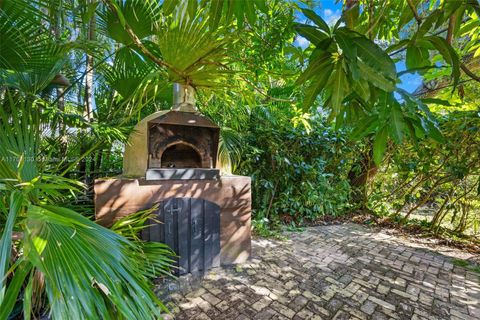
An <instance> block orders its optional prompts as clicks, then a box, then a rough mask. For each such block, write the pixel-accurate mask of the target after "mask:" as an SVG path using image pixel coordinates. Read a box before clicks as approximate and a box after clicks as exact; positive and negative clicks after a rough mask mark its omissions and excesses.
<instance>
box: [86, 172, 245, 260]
mask: <svg viewBox="0 0 480 320" xmlns="http://www.w3.org/2000/svg"><path fill="white" fill-rule="evenodd" d="M182 197H185V198H201V199H205V200H208V201H211V202H214V203H216V204H217V205H219V206H220V209H221V213H220V263H221V264H222V265H229V264H235V263H242V262H245V261H247V260H248V259H249V258H250V254H251V186H250V178H249V177H243V176H221V178H220V180H163V181H146V180H144V179H99V180H96V181H95V212H96V219H97V221H98V222H99V223H100V224H101V225H103V226H106V227H109V226H111V225H112V224H113V223H114V221H115V220H117V219H119V218H121V217H124V216H127V215H129V214H132V213H135V212H137V211H140V210H144V209H147V208H151V207H152V206H153V205H155V204H156V203H157V202H159V201H161V200H165V199H168V198H182Z"/></svg>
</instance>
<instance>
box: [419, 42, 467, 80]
mask: <svg viewBox="0 0 480 320" xmlns="http://www.w3.org/2000/svg"><path fill="white" fill-rule="evenodd" d="M423 39H425V40H427V41H429V42H430V43H431V44H432V45H433V46H434V47H435V48H436V49H437V50H438V52H440V54H441V55H442V57H443V59H444V60H445V61H446V62H447V63H448V64H450V65H451V66H452V77H453V83H454V88H455V87H456V86H457V84H458V81H459V79H460V61H459V58H458V55H457V53H456V52H455V50H454V49H453V47H452V46H451V45H450V44H449V43H448V42H447V40H445V39H443V38H442V37H439V36H429V37H425V38H423Z"/></svg>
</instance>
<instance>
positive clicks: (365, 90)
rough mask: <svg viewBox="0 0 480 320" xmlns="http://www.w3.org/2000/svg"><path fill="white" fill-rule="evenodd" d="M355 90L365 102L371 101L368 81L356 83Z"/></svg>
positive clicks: (354, 84)
mask: <svg viewBox="0 0 480 320" xmlns="http://www.w3.org/2000/svg"><path fill="white" fill-rule="evenodd" d="M353 90H354V91H355V92H356V93H357V94H358V96H359V97H360V98H362V99H363V101H368V100H369V99H370V86H369V85H368V82H367V81H363V80H361V81H354V83H353Z"/></svg>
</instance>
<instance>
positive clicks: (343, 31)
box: [334, 27, 357, 64]
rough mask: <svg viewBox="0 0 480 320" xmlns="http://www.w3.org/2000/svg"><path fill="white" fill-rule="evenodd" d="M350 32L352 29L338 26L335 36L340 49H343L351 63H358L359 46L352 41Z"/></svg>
mask: <svg viewBox="0 0 480 320" xmlns="http://www.w3.org/2000/svg"><path fill="white" fill-rule="evenodd" d="M349 32H351V31H349V30H348V29H347V28H344V27H342V28H338V29H337V30H335V34H334V37H335V40H336V41H337V44H338V46H339V47H340V49H342V51H343V53H344V54H345V56H346V57H347V58H348V59H349V60H350V61H349V63H354V64H356V61H357V47H356V46H355V44H354V43H353V42H352V39H351V37H349Z"/></svg>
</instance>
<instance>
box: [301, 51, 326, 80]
mask: <svg viewBox="0 0 480 320" xmlns="http://www.w3.org/2000/svg"><path fill="white" fill-rule="evenodd" d="M328 65H333V64H332V59H331V55H330V53H328V52H323V53H322V54H320V55H319V56H317V57H315V59H312V60H310V63H309V64H308V67H307V69H305V71H304V72H303V73H302V74H301V75H300V76H299V77H298V79H297V81H296V82H295V83H296V84H302V83H304V82H305V81H307V80H309V79H310V78H312V77H315V76H317V75H319V74H321V73H322V72H324V70H325V69H326V67H327V66H328Z"/></svg>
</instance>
